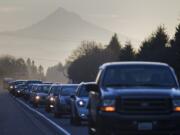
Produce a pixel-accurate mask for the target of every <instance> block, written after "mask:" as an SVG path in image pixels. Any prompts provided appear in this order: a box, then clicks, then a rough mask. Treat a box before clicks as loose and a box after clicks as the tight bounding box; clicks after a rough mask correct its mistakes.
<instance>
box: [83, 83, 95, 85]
mask: <svg viewBox="0 0 180 135" xmlns="http://www.w3.org/2000/svg"><path fill="white" fill-rule="evenodd" d="M88 84H96V82H81V83H80V85H88Z"/></svg>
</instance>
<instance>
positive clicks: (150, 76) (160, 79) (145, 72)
mask: <svg viewBox="0 0 180 135" xmlns="http://www.w3.org/2000/svg"><path fill="white" fill-rule="evenodd" d="M103 86H105V87H111V86H122V87H132V86H145V87H177V84H176V81H175V78H174V76H173V74H172V72H171V70H170V69H169V68H168V67H163V66H140V65H136V66H132V65H131V66H116V67H111V68H109V69H107V71H106V74H105V78H104V81H103Z"/></svg>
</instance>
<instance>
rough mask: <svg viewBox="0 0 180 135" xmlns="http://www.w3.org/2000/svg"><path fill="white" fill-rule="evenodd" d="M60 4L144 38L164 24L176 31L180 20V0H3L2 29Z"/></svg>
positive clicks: (24, 23) (28, 20) (0, 9)
mask: <svg viewBox="0 0 180 135" xmlns="http://www.w3.org/2000/svg"><path fill="white" fill-rule="evenodd" d="M59 6H61V7H63V8H65V9H67V10H70V11H73V12H76V13H78V14H79V15H81V16H82V17H83V18H84V19H86V20H89V21H91V22H93V23H95V24H98V25H100V26H103V27H104V28H106V29H109V30H111V31H113V32H117V33H121V34H124V35H126V36H129V37H131V38H134V39H137V40H140V41H141V40H142V39H144V37H147V35H149V34H150V33H151V32H152V31H153V30H155V29H156V27H157V26H158V25H160V24H165V26H166V27H167V31H168V32H169V33H170V34H173V32H174V27H175V26H176V25H177V24H178V21H179V22H180V0H0V20H1V23H0V30H1V31H4V30H11V29H18V28H21V27H25V26H28V25H30V24H32V23H35V22H37V21H38V20H40V19H42V18H43V17H45V16H47V15H48V14H50V13H51V12H53V11H54V10H55V9H57V8H58V7H59ZM178 19H179V20H178Z"/></svg>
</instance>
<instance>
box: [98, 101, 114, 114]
mask: <svg viewBox="0 0 180 135" xmlns="http://www.w3.org/2000/svg"><path fill="white" fill-rule="evenodd" d="M100 110H101V111H104V112H114V111H115V100H113V99H105V100H103V101H102V106H101V107H100Z"/></svg>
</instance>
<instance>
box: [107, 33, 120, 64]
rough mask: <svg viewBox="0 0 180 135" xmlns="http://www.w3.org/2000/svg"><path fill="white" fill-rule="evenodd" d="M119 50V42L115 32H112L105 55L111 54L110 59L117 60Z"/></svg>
mask: <svg viewBox="0 0 180 135" xmlns="http://www.w3.org/2000/svg"><path fill="white" fill-rule="evenodd" d="M120 50H121V44H120V42H119V41H118V37H117V34H114V35H113V36H112V38H111V41H110V43H109V45H108V46H107V48H106V52H108V54H107V55H111V57H112V58H111V61H117V60H118V57H119V52H120Z"/></svg>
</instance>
